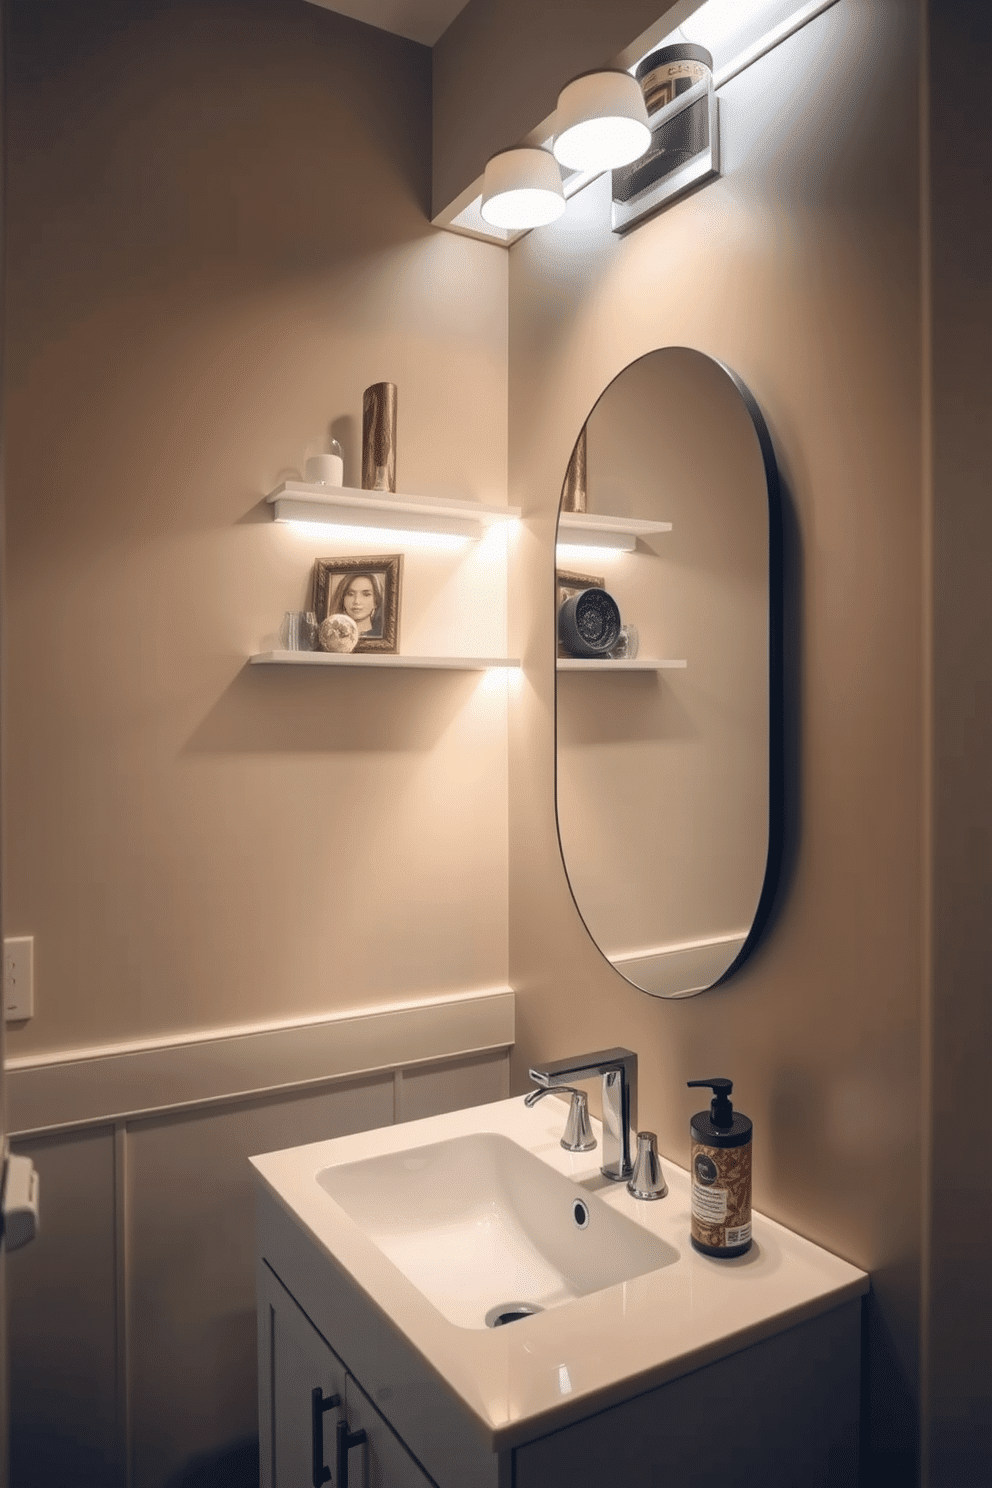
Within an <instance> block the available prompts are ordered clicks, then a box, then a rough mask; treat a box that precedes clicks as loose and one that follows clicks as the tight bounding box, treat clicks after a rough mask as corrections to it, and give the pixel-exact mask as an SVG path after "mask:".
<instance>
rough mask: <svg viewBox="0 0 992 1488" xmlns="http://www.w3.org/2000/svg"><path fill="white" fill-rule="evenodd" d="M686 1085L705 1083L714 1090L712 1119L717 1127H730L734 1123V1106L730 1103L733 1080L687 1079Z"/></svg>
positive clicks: (711, 1107) (711, 1105) (711, 1109)
mask: <svg viewBox="0 0 992 1488" xmlns="http://www.w3.org/2000/svg"><path fill="white" fill-rule="evenodd" d="M685 1083H686V1085H690V1086H691V1085H705V1086H707V1087H708V1088H709V1089H710V1090H712V1092H713V1099H712V1100H711V1101H710V1120H711V1121H712V1123H713V1125H714V1126H715V1127H722V1128H730V1127H732V1126H733V1124H734V1108H733V1106H732V1105H731V1104H730V1092H731V1091H732V1090H733V1088H734V1082H733V1080H723V1079H720V1078H717V1079H716V1080H686V1082H685Z"/></svg>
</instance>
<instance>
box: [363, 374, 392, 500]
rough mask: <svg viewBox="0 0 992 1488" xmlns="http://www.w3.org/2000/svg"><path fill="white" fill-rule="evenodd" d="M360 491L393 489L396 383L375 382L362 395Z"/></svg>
mask: <svg viewBox="0 0 992 1488" xmlns="http://www.w3.org/2000/svg"><path fill="white" fill-rule="evenodd" d="M362 490H363V491H395V490H396V384H395V382H374V383H373V384H372V386H371V387H368V388H366V389H365V392H364V393H363V394H362Z"/></svg>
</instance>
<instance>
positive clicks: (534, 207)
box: [480, 146, 565, 230]
mask: <svg viewBox="0 0 992 1488" xmlns="http://www.w3.org/2000/svg"><path fill="white" fill-rule="evenodd" d="M480 210H481V212H482V216H483V218H484V219H485V221H486V222H488V223H490V224H491V225H492V226H493V227H503V228H509V229H511V230H518V229H522V228H527V227H545V226H546V225H547V224H548V223H549V222H554V221H555V219H556V218H558V217H560V216H561V214H562V212H564V210H565V196H564V193H563V191H562V189H561V171H560V170H559V169H558V166H557V163H556V162H555V159H554V157H553V156H552V155H550V154H549V153H548V151H547V150H540V149H537V148H536V147H531V146H520V147H519V148H517V149H514V150H501V151H500V153H499V154H498V155H493V156H492V157H491V159H490V160H489V161H488V163H487V165H486V174H485V177H484V179H483V183H482V207H481V209H480Z"/></svg>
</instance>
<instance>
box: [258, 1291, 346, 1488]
mask: <svg viewBox="0 0 992 1488" xmlns="http://www.w3.org/2000/svg"><path fill="white" fill-rule="evenodd" d="M258 1365H259V1368H258V1403H259V1412H258V1415H259V1421H258V1425H259V1433H258V1434H259V1459H260V1480H261V1488H311V1485H312V1484H313V1483H314V1480H315V1477H316V1478H317V1480H318V1481H319V1482H323V1483H327V1484H330V1485H331V1488H336V1485H337V1474H336V1472H335V1462H334V1446H335V1429H336V1426H337V1423H338V1420H339V1419H343V1416H344V1412H343V1407H344V1400H345V1369H344V1365H343V1364H342V1363H341V1361H340V1359H339V1358H338V1357H337V1355H336V1354H335V1353H334V1352H333V1350H332V1349H330V1348H329V1347H328V1346H327V1344H326V1343H325V1341H324V1339H323V1338H322V1337H321V1335H320V1334H319V1333H318V1332H317V1330H316V1328H315V1327H314V1326H313V1324H312V1323H311V1322H310V1319H309V1318H308V1317H307V1315H306V1313H304V1312H302V1311H301V1310H300V1308H299V1307H298V1306H297V1305H296V1303H295V1302H294V1301H293V1298H292V1297H291V1296H290V1294H289V1292H287V1291H286V1288H285V1287H284V1286H283V1285H282V1283H281V1282H280V1281H279V1280H278V1279H277V1277H276V1276H275V1275H274V1274H273V1273H272V1272H271V1271H270V1270H269V1268H268V1266H266V1265H265V1263H264V1262H260V1263H259V1270H258ZM315 1390H319V1391H320V1392H321V1394H320V1398H319V1399H318V1400H317V1401H316V1402H315V1401H314V1391H315ZM335 1397H336V1399H337V1402H338V1403H337V1404H336V1405H333V1406H331V1407H330V1408H329V1409H327V1410H322V1409H321V1405H322V1404H323V1403H326V1402H327V1401H328V1400H333V1399H335ZM324 1472H326V1473H327V1474H328V1475H327V1476H326V1477H323V1476H322V1474H323V1473H324ZM355 1481H356V1483H358V1482H360V1479H358V1478H356V1479H355Z"/></svg>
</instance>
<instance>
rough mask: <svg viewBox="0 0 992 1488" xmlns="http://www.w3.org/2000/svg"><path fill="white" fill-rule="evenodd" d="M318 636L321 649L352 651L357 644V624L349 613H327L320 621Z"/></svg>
mask: <svg viewBox="0 0 992 1488" xmlns="http://www.w3.org/2000/svg"><path fill="white" fill-rule="evenodd" d="M318 636H319V639H320V649H321V651H338V652H347V651H354V649H355V647H356V646H357V645H358V626H357V625H356V624H355V622H354V620H352V618H351V616H350V615H328V617H327V619H326V620H322V621H321V622H320V630H319V632H318Z"/></svg>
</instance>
